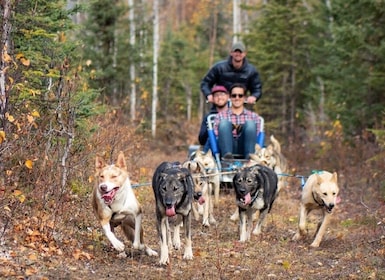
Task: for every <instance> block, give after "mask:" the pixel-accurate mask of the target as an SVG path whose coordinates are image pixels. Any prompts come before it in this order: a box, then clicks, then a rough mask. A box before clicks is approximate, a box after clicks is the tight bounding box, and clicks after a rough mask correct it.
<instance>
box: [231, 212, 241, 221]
mask: <svg viewBox="0 0 385 280" xmlns="http://www.w3.org/2000/svg"><path fill="white" fill-rule="evenodd" d="M230 220H232V221H234V222H236V221H238V220H239V215H238V213H234V214H233V215H231V217H230Z"/></svg>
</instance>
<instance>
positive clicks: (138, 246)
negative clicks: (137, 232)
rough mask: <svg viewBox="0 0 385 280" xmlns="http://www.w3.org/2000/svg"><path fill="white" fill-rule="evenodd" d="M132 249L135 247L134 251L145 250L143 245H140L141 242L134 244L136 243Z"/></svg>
mask: <svg viewBox="0 0 385 280" xmlns="http://www.w3.org/2000/svg"><path fill="white" fill-rule="evenodd" d="M132 247H133V248H134V249H136V250H139V249H141V247H142V248H143V245H142V244H140V243H139V242H134V243H133V244H132Z"/></svg>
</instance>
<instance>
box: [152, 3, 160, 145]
mask: <svg viewBox="0 0 385 280" xmlns="http://www.w3.org/2000/svg"><path fill="white" fill-rule="evenodd" d="M153 12H154V35H153V36H154V39H153V44H154V46H153V51H154V53H153V83H152V110H151V115H152V119H151V133H152V137H154V138H155V136H156V109H157V106H158V50H159V2H158V0H154V7H153Z"/></svg>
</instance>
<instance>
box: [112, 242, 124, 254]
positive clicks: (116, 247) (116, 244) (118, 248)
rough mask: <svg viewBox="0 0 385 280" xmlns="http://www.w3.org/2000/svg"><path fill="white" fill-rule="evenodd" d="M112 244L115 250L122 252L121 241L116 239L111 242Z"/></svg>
mask: <svg viewBox="0 0 385 280" xmlns="http://www.w3.org/2000/svg"><path fill="white" fill-rule="evenodd" d="M112 246H114V248H115V250H117V251H119V252H122V251H124V244H123V242H120V241H119V240H116V241H115V242H114V243H112Z"/></svg>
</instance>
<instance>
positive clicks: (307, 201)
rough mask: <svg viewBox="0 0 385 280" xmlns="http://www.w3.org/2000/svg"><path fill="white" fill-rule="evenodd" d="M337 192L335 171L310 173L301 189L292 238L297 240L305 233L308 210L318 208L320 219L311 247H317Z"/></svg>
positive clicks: (335, 201) (335, 200)
mask: <svg viewBox="0 0 385 280" xmlns="http://www.w3.org/2000/svg"><path fill="white" fill-rule="evenodd" d="M338 192H339V188H338V184H337V173H336V172H334V173H333V174H332V173H330V172H327V171H322V172H321V173H316V174H312V175H311V176H310V177H309V178H308V179H307V181H306V184H305V186H304V187H303V190H302V197H301V204H300V211H299V221H298V231H297V233H296V234H295V235H294V237H293V240H299V239H301V238H302V237H303V236H305V234H306V218H307V216H308V214H309V212H310V211H312V210H316V209H319V210H321V211H322V215H323V217H322V220H321V222H320V223H319V224H318V228H317V230H316V235H315V239H314V241H313V243H311V245H310V246H311V247H319V244H320V243H321V240H322V237H323V235H324V234H325V231H326V228H327V226H328V223H329V220H330V217H331V214H332V210H333V208H334V206H335V205H336V203H337V195H338Z"/></svg>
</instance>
